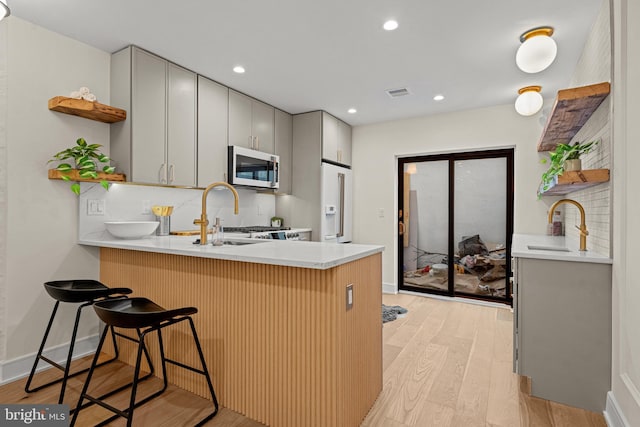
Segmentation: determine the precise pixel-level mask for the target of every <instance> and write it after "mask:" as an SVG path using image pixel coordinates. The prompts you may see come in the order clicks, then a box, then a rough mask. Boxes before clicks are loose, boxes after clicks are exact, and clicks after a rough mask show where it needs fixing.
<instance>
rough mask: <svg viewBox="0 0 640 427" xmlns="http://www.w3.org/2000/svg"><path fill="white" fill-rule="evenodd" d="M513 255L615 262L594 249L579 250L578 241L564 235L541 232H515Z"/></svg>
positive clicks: (574, 260) (556, 259) (555, 259)
mask: <svg viewBox="0 0 640 427" xmlns="http://www.w3.org/2000/svg"><path fill="white" fill-rule="evenodd" d="M529 246H539V247H540V246H546V247H550V248H567V249H568V251H557V250H540V249H529ZM511 255H512V256H514V257H518V258H536V259H546V260H552V261H573V262H591V263H599V264H613V259H611V258H610V257H607V256H604V255H601V254H598V253H596V252H593V251H584V252H582V251H579V250H578V242H577V241H574V240H571V239H567V238H566V237H564V236H545V235H541V234H514V235H513V241H512V244H511Z"/></svg>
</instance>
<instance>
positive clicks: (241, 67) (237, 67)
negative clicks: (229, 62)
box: [233, 65, 244, 74]
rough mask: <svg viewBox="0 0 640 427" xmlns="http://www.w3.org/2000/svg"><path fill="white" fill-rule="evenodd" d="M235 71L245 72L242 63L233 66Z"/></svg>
mask: <svg viewBox="0 0 640 427" xmlns="http://www.w3.org/2000/svg"><path fill="white" fill-rule="evenodd" d="M233 71H235V72H236V73H238V74H242V73H244V67H243V66H242V65H236V66H235V67H233Z"/></svg>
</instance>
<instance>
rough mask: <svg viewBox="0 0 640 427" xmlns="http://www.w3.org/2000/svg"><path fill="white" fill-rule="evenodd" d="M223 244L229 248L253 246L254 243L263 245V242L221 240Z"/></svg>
mask: <svg viewBox="0 0 640 427" xmlns="http://www.w3.org/2000/svg"><path fill="white" fill-rule="evenodd" d="M223 243H224V244H225V246H226V245H231V246H243V245H255V244H256V243H264V241H259V240H229V239H225V240H223Z"/></svg>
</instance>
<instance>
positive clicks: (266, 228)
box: [224, 225, 291, 233]
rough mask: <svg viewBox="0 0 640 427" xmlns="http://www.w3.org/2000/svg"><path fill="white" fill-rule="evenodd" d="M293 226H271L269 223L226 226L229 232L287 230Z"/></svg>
mask: <svg viewBox="0 0 640 427" xmlns="http://www.w3.org/2000/svg"><path fill="white" fill-rule="evenodd" d="M285 230H291V227H269V226H267V225H251V226H247V227H224V231H226V232H227V233H264V232H267V231H285Z"/></svg>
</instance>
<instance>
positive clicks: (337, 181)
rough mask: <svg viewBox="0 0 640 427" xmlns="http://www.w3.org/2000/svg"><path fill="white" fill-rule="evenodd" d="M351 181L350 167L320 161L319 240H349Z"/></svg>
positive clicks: (345, 241) (351, 197)
mask: <svg viewBox="0 0 640 427" xmlns="http://www.w3.org/2000/svg"><path fill="white" fill-rule="evenodd" d="M352 183H353V181H352V176H351V169H348V168H345V167H340V166H336V165H333V164H330V163H324V162H323V163H322V194H321V197H320V208H321V212H320V241H322V242H334V243H349V242H351V226H352V220H353V210H352V205H353V202H352V199H353V184H352Z"/></svg>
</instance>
